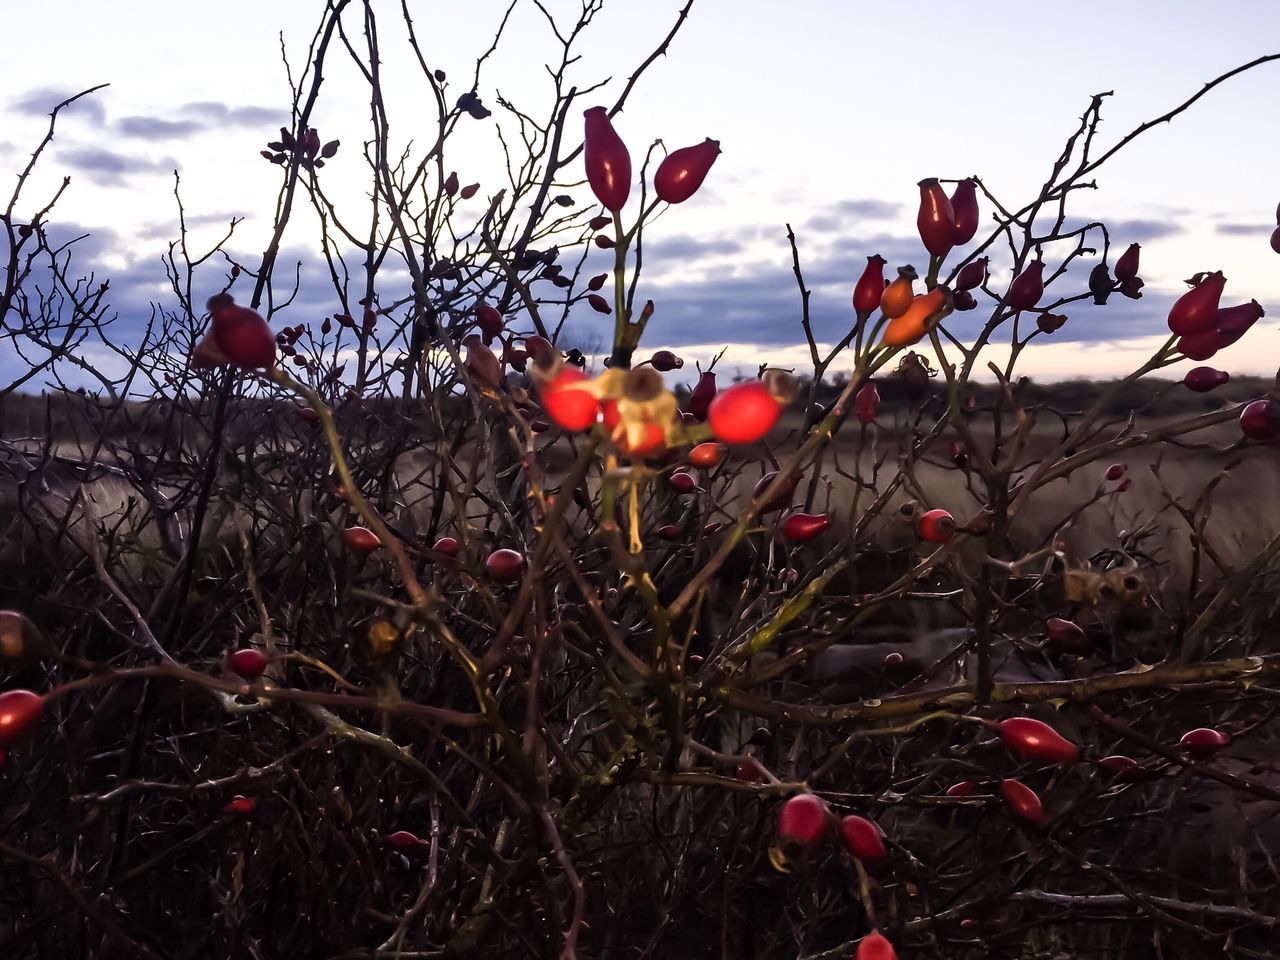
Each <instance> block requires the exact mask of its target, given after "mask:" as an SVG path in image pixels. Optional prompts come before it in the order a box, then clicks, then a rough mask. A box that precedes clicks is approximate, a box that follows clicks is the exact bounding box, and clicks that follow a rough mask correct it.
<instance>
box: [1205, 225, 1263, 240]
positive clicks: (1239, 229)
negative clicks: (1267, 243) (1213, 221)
mask: <svg viewBox="0 0 1280 960" xmlns="http://www.w3.org/2000/svg"><path fill="white" fill-rule="evenodd" d="M1213 229H1214V230H1215V231H1216V232H1218V233H1221V234H1223V235H1224V236H1228V237H1261V236H1267V235H1269V234H1270V233H1271V232H1272V231H1274V230H1275V227H1273V226H1271V225H1270V224H1267V223H1220V224H1218V225H1217V226H1216V227H1214V228H1213Z"/></svg>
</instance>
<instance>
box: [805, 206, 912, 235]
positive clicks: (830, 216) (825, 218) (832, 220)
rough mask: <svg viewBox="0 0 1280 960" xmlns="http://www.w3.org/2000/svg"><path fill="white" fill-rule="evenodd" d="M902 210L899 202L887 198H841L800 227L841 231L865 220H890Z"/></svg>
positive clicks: (808, 230) (812, 229)
mask: <svg viewBox="0 0 1280 960" xmlns="http://www.w3.org/2000/svg"><path fill="white" fill-rule="evenodd" d="M902 211H903V205H902V204H901V203H890V202H889V201H887V200H872V199H863V200H842V201H840V202H839V203H837V204H835V205H834V206H832V207H831V208H830V209H828V210H827V211H826V212H824V213H820V214H818V215H817V216H816V217H810V218H809V219H808V220H807V221H805V223H804V225H803V226H802V227H801V230H802V231H803V232H810V233H843V232H846V231H848V230H850V229H856V228H857V227H858V226H859V225H860V224H861V223H862V222H864V221H867V220H892V219H893V218H894V217H897V216H898V215H899V214H901V213H902Z"/></svg>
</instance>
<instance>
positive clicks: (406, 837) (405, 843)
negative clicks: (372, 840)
mask: <svg viewBox="0 0 1280 960" xmlns="http://www.w3.org/2000/svg"><path fill="white" fill-rule="evenodd" d="M384 842H385V843H386V845H387V846H388V847H390V848H391V849H392V850H398V851H399V852H400V853H414V852H416V851H418V850H427V849H430V847H431V844H429V843H428V842H427V841H426V840H423V839H422V838H421V837H419V836H417V835H416V834H412V833H410V832H409V831H408V830H397V831H396V832H395V833H390V834H387V836H386V838H385V840H384Z"/></svg>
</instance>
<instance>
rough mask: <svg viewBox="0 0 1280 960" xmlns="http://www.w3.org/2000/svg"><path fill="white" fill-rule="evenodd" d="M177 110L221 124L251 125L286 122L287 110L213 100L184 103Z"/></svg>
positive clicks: (287, 117)
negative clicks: (234, 104) (230, 104)
mask: <svg viewBox="0 0 1280 960" xmlns="http://www.w3.org/2000/svg"><path fill="white" fill-rule="evenodd" d="M179 112H181V113H185V114H189V115H191V116H196V117H200V118H202V119H204V120H209V121H212V122H215V123H218V124H221V125H222V126H229V125H230V126H237V127H252V126H255V125H257V124H265V123H271V124H278V123H281V122H282V121H283V122H287V121H288V119H289V111H288V110H287V109H279V108H277V107H231V106H228V105H227V104H225V103H219V102H217V101H215V100H202V101H198V102H196V103H184V104H183V105H182V106H181V107H180V108H179Z"/></svg>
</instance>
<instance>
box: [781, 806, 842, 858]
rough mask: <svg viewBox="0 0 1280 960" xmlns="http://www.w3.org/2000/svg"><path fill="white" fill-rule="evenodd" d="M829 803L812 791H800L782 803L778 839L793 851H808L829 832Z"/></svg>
mask: <svg viewBox="0 0 1280 960" xmlns="http://www.w3.org/2000/svg"><path fill="white" fill-rule="evenodd" d="M829 817H830V812H829V811H828V810H827V804H826V802H825V801H823V800H822V799H821V798H819V797H816V796H814V795H813V794H812V793H798V794H796V795H795V796H794V797H792V798H791V799H790V800H788V801H787V802H786V803H785V804H783V805H782V812H781V813H780V814H779V815H778V839H779V840H780V841H781V842H782V843H783V844H784V845H786V846H787V847H790V848H791V850H792V851H794V852H798V853H806V852H808V851H809V850H812V849H813V848H814V847H816V846H817V845H818V843H819V841H821V840H822V838H823V836H824V835H825V834H826V832H827V820H828V818H829Z"/></svg>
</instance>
